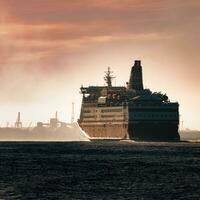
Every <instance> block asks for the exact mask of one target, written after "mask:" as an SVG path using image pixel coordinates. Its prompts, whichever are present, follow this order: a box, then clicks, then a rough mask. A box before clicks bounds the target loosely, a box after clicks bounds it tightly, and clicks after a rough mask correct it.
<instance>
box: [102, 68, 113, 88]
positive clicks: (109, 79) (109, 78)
mask: <svg viewBox="0 0 200 200" xmlns="http://www.w3.org/2000/svg"><path fill="white" fill-rule="evenodd" d="M112 73H113V71H110V67H108V71H105V74H106V75H105V76H104V80H105V81H106V83H107V85H108V87H112V79H114V78H115V77H114V76H112V75H111V74H112Z"/></svg>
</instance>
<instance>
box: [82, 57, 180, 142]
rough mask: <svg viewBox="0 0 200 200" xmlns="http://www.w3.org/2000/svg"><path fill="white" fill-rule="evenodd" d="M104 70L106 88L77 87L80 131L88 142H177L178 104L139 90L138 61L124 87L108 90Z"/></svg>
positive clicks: (109, 78)
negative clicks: (80, 97) (129, 140)
mask: <svg viewBox="0 0 200 200" xmlns="http://www.w3.org/2000/svg"><path fill="white" fill-rule="evenodd" d="M111 74H112V72H111V71H110V68H108V71H107V72H106V76H105V77H104V79H105V81H106V83H107V85H106V86H89V87H81V93H82V94H83V100H82V107H81V114H80V119H79V120H78V122H79V125H80V127H81V128H82V129H83V130H84V131H85V132H86V133H87V134H88V136H89V137H90V139H91V140H112V139H114V140H121V139H128V138H130V139H133V140H142V141H178V140H180V136H179V133H178V126H179V104H178V103H177V102H174V103H172V102H170V101H169V99H168V97H167V95H165V94H161V93H156V92H152V91H150V90H149V89H144V88H143V77H142V66H141V61H140V60H136V61H135V63H134V66H133V67H132V69H131V75H130V80H129V82H128V83H127V87H116V86H112V79H113V78H114V77H113V76H112V75H111Z"/></svg>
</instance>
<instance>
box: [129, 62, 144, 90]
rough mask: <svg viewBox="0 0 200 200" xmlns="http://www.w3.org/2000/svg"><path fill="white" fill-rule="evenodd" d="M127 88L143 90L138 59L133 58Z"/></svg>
mask: <svg viewBox="0 0 200 200" xmlns="http://www.w3.org/2000/svg"><path fill="white" fill-rule="evenodd" d="M128 89H133V90H143V80H142V66H141V61H140V60H135V63H134V65H133V67H132V69H131V75H130V80H129V83H128Z"/></svg>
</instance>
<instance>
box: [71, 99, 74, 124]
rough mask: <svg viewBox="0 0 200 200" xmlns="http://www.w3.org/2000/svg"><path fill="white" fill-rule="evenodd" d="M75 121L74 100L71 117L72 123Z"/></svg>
mask: <svg viewBox="0 0 200 200" xmlns="http://www.w3.org/2000/svg"><path fill="white" fill-rule="evenodd" d="M73 122H74V102H72V117H71V123H73Z"/></svg>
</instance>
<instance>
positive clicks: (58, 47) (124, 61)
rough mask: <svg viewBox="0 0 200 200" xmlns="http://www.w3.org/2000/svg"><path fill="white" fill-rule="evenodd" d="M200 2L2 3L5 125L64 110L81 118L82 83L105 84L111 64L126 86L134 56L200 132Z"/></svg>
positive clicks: (66, 117)
mask: <svg viewBox="0 0 200 200" xmlns="http://www.w3.org/2000/svg"><path fill="white" fill-rule="evenodd" d="M199 23H200V3H199V1H197V0H190V1H188V0H167V1H163V0H151V1H144V0H124V1H120V0H102V1H99V0H73V1H72V0H71V1H70V0H59V1H57V0H28V1H27V0H17V1H16V0H0V84H1V90H0V110H1V112H0V122H1V123H0V125H1V126H3V125H4V126H5V125H6V122H7V121H10V123H13V122H14V121H15V119H16V113H17V112H18V111H21V113H22V121H23V122H24V125H25V126H27V125H28V124H29V123H30V122H31V121H33V122H36V121H47V120H48V118H49V117H51V116H53V115H54V112H55V111H56V110H58V112H59V118H60V119H61V120H63V121H70V118H71V103H72V102H75V115H76V118H78V117H79V111H80V106H81V95H80V94H79V88H80V86H81V85H85V86H86V85H103V84H104V80H103V76H104V71H105V70H106V68H107V67H108V66H110V67H111V69H112V70H113V71H114V72H115V75H116V76H117V78H116V80H115V81H114V82H113V84H114V85H115V84H116V85H125V83H126V81H128V79H129V73H130V70H131V66H132V64H133V62H134V60H135V59H141V60H142V66H143V74H144V78H143V79H144V85H145V86H146V87H147V88H150V89H151V90H153V91H162V92H163V93H167V95H168V96H169V98H170V99H171V100H173V101H178V102H179V103H180V114H181V121H184V127H187V128H190V129H200V120H199V113H200V106H199V102H200V92H199V86H200V79H199V74H200V67H199V63H200V56H199V52H200V38H199V37H200V36H199V35H200V26H199Z"/></svg>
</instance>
